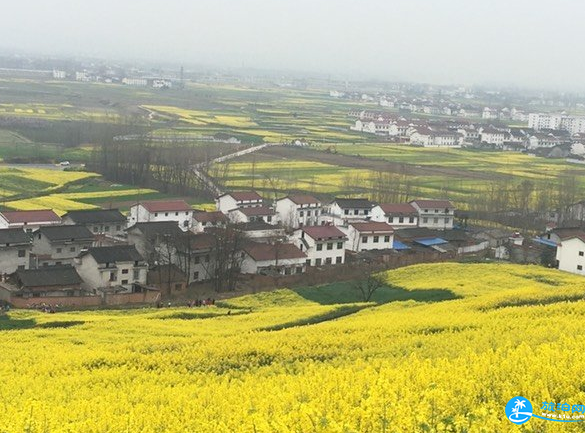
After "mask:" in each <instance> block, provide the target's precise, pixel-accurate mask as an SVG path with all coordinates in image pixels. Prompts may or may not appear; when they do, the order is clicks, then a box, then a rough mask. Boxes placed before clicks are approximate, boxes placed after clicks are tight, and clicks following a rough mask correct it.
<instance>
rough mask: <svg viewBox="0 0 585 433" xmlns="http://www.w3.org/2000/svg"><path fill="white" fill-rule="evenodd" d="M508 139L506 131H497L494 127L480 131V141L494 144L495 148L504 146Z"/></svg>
mask: <svg viewBox="0 0 585 433" xmlns="http://www.w3.org/2000/svg"><path fill="white" fill-rule="evenodd" d="M505 139H506V131H502V130H500V129H496V128H494V127H493V126H486V127H483V128H481V129H480V131H479V140H480V141H481V142H482V143H488V144H493V145H495V146H498V147H500V146H503V145H504V140H505Z"/></svg>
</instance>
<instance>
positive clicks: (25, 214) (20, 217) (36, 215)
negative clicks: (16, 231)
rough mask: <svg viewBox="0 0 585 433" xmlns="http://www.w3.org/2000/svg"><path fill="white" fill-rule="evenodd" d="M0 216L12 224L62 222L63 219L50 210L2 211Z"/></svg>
mask: <svg viewBox="0 0 585 433" xmlns="http://www.w3.org/2000/svg"><path fill="white" fill-rule="evenodd" d="M0 215H2V216H3V217H4V219H5V220H6V221H8V222H9V223H10V224H18V223H41V222H55V223H60V222H61V218H59V215H57V214H56V213H55V212H53V211H52V210H50V209H44V210H17V211H2V212H0Z"/></svg>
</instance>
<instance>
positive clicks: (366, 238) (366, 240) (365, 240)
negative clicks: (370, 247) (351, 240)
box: [362, 236, 368, 244]
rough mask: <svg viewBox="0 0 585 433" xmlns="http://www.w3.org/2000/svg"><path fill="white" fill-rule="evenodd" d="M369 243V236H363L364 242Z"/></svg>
mask: <svg viewBox="0 0 585 433" xmlns="http://www.w3.org/2000/svg"><path fill="white" fill-rule="evenodd" d="M367 243H368V237H367V236H362V244H367Z"/></svg>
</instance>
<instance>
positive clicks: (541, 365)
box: [0, 263, 585, 433]
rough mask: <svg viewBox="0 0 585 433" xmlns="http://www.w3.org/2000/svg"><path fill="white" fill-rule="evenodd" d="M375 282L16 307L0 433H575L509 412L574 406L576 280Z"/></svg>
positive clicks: (493, 276)
mask: <svg viewBox="0 0 585 433" xmlns="http://www.w3.org/2000/svg"><path fill="white" fill-rule="evenodd" d="M382 276H383V278H384V279H385V281H386V282H387V287H384V288H382V289H380V292H379V293H377V295H376V297H375V298H374V300H373V301H372V302H371V303H360V302H359V296H357V295H355V294H354V295H352V292H351V289H350V288H349V287H347V286H344V287H337V286H335V285H331V286H322V287H313V288H303V289H297V290H288V289H281V290H277V291H274V292H271V293H261V294H257V295H248V296H246V297H241V298H234V299H230V300H226V301H223V303H217V305H216V306H212V307H207V308H201V309H187V308H165V309H161V310H156V309H143V310H131V311H88V312H58V313H56V314H43V313H38V312H31V311H11V312H9V313H8V314H7V315H5V316H3V317H2V316H0V329H1V330H0V347H2V356H1V357H0V377H2V387H0V396H1V401H2V403H1V404H2V416H1V417H0V431H2V432H7V433H17V432H18V433H20V432H32V433H36V432H38V433H41V432H43V433H44V432H50V433H64V432H81V431H82V432H88V433H94V432H95V433H97V432H100V433H102V432H103V433H105V432H112V431H125V432H138V431H139V432H144V433H154V432H186V431H189V432H205V433H207V432H218V433H223V432H225V433H227V432H230V433H231V432H250V433H253V432H257V433H258V432H262V433H264V432H279V433H280V432H284V433H286V432H291V433H292V432H295V433H297V432H318V433H322V432H339V433H341V432H346V433H347V432H355V433H364V432H425V431H426V432H486V433H488V432H489V433H491V432H516V431H518V430H519V429H520V430H522V431H526V432H529V431H530V432H544V431H546V432H561V431H562V432H577V431H582V424H581V423H559V422H550V421H543V420H539V419H536V418H533V419H531V420H530V421H529V422H528V423H527V424H525V425H524V427H521V428H519V427H517V426H516V425H514V424H512V423H510V422H509V421H508V420H507V419H506V415H505V412H504V407H505V406H506V403H507V402H508V401H509V400H510V399H511V398H512V397H515V396H518V395H521V396H524V397H525V398H527V399H529V400H530V401H531V402H532V403H533V405H534V406H538V407H536V408H535V410H538V408H540V406H541V404H542V402H558V403H561V402H567V403H568V404H571V405H581V404H585V386H584V385H583V379H582V378H583V374H584V372H585V360H583V359H582V357H579V356H578V354H579V353H581V349H582V342H583V341H584V339H585V331H584V330H583V326H582V324H583V319H584V318H585V302H584V300H583V296H584V294H585V284H584V283H583V280H582V278H580V277H577V276H573V275H570V274H565V273H562V272H559V271H556V270H548V269H545V268H541V267H535V266H519V265H507V264H456V263H449V264H445V263H442V264H430V265H417V266H413V267H407V268H401V269H399V270H394V271H389V272H387V273H384V274H382ZM335 291H338V292H335ZM438 293H441V296H438V295H437V294H438ZM336 299H337V301H336Z"/></svg>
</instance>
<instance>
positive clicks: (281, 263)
mask: <svg viewBox="0 0 585 433" xmlns="http://www.w3.org/2000/svg"><path fill="white" fill-rule="evenodd" d="M242 254H243V259H242V264H241V268H240V271H241V272H242V273H243V274H265V275H293V274H302V273H304V272H305V269H306V264H305V260H306V257H307V256H306V254H305V253H303V252H302V251H301V250H300V249H298V248H297V247H296V246H294V245H293V244H286V243H276V244H264V243H256V242H247V243H246V245H244V247H243V248H242Z"/></svg>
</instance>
